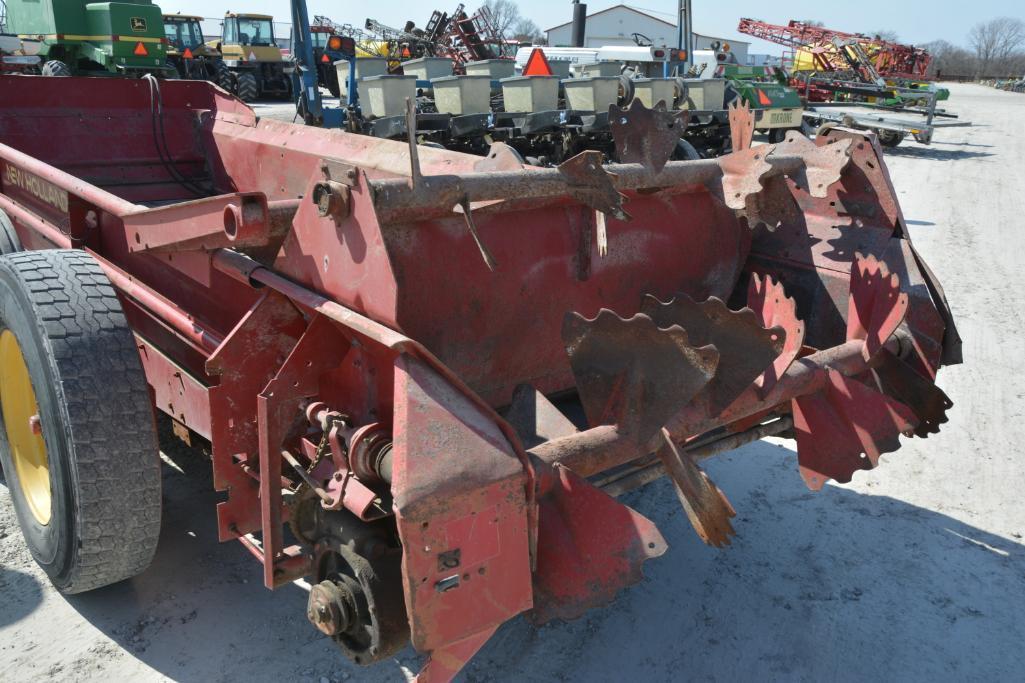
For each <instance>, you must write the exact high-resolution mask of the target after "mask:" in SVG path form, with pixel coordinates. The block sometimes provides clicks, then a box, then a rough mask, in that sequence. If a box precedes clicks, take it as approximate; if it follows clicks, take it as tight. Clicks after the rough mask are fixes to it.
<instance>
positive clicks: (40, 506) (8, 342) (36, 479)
mask: <svg viewBox="0 0 1025 683" xmlns="http://www.w3.org/2000/svg"><path fill="white" fill-rule="evenodd" d="M0 408H2V410H3V416H4V426H5V427H6V429H7V442H8V443H9V444H10V448H11V456H12V459H13V460H14V469H15V470H16V471H17V474H18V483H19V485H20V486H21V493H22V496H23V497H24V498H25V502H27V503H28V507H29V510H31V511H32V516H33V517H35V518H36V521H37V522H39V523H40V524H42V525H44V526H45V525H46V524H49V523H50V514H51V498H50V463H49V461H48V460H47V458H46V444H45V443H44V442H43V436H42V431H41V430H40V429H39V406H38V405H36V393H35V392H34V391H33V390H32V380H31V379H30V378H29V375H28V367H26V365H25V358H24V356H22V355H21V346H19V345H18V340H17V339H15V337H14V335H13V334H12V333H11V331H10V330H4V331H3V332H0Z"/></svg>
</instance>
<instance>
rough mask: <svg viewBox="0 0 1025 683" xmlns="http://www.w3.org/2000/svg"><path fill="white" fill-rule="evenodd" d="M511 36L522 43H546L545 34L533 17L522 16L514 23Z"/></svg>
mask: <svg viewBox="0 0 1025 683" xmlns="http://www.w3.org/2000/svg"><path fill="white" fill-rule="evenodd" d="M511 34H512V35H511V37H512V38H513V39H515V40H518V41H520V42H521V43H530V44H531V45H544V44H545V42H546V41H545V34H544V33H543V32H542V31H541V29H540V28H539V27H538V25H537V24H535V23H534V22H533V21H532V20H531V19H527V18H526V17H520V18H519V19H517V20H516V23H515V24H513V27H512V31H511Z"/></svg>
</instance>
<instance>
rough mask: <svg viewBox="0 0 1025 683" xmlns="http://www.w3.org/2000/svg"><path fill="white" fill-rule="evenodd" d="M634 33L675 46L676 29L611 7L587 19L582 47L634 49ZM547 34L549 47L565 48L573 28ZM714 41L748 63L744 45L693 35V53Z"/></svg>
mask: <svg viewBox="0 0 1025 683" xmlns="http://www.w3.org/2000/svg"><path fill="white" fill-rule="evenodd" d="M633 33H640V34H642V35H644V36H645V37H647V38H649V39H650V40H651V42H652V44H653V45H673V46H675V45H676V27H675V26H671V25H669V24H667V23H665V22H664V21H659V20H658V19H655V18H654V17H649V16H647V15H644V14H641V13H639V12H635V11H633V10H630V9H627V8H625V7H614V8H612V9H610V10H608V11H607V12H599V13H597V14H593V15H591V16H589V17H588V18H587V26H586V27H585V29H584V46H585V47H601V46H602V45H634V44H635V43H634V40H633V36H632V34H633ZM547 34H548V44H549V45H551V46H552V47H568V46H569V45H570V42H571V41H572V38H573V26H572V24H565V25H563V26H558V27H556V28H554V29H552V30H551V31H548V32H547ZM716 40H718V41H720V42H723V41H725V42H728V43H729V44H730V47H731V49H732V50H733V52H734V53H735V54H736V55H737V61H738V62H740V63H741V64H746V63H747V43H743V42H734V41H732V40H725V39H723V38H713V37H710V36H702V35H698V34H696V33H695V34H694V49H695V50H708V49H711V46H712V43H713V42H714V41H716Z"/></svg>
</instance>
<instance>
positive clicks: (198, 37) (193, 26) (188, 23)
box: [164, 14, 218, 59]
mask: <svg viewBox="0 0 1025 683" xmlns="http://www.w3.org/2000/svg"><path fill="white" fill-rule="evenodd" d="M202 20H203V19H202V17H197V16H190V15H185V14H165V15H164V37H165V38H166V39H167V56H168V58H172V57H173V56H176V55H186V57H187V58H190V59H191V58H192V57H193V56H195V57H200V56H214V55H217V54H218V52H217V50H215V49H213V48H212V47H210V46H208V45H206V44H205V43H204V42H203V28H202V26H201V24H200V22H201V21H202Z"/></svg>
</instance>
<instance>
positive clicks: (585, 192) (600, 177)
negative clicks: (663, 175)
mask: <svg viewBox="0 0 1025 683" xmlns="http://www.w3.org/2000/svg"><path fill="white" fill-rule="evenodd" d="M558 171H559V173H561V174H562V176H563V177H564V178H566V189H567V191H568V192H569V193H570V195H571V196H572V197H573V198H574V199H576V200H577V201H578V202H580V203H581V204H584V205H585V206H589V207H591V208H592V209H594V210H595V211H599V212H601V213H603V214H606V215H609V216H612V217H614V218H617V219H619V220H621V221H628V220H630V215H629V214H628V213H626V211H624V210H623V195H622V194H620V193H619V191H618V190H617V189H616V186H615V184H614V183H613V178H614V176H613V175H612V174H611V173H609V172H608V171H606V170H605V167H604V166H602V155H601V152H596V151H592V150H589V151H585V152H581V153H580V154H577V155H576V156H575V157H572V158H570V159H567V160H566V161H564V162H562V163H561V164H559V166H558Z"/></svg>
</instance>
